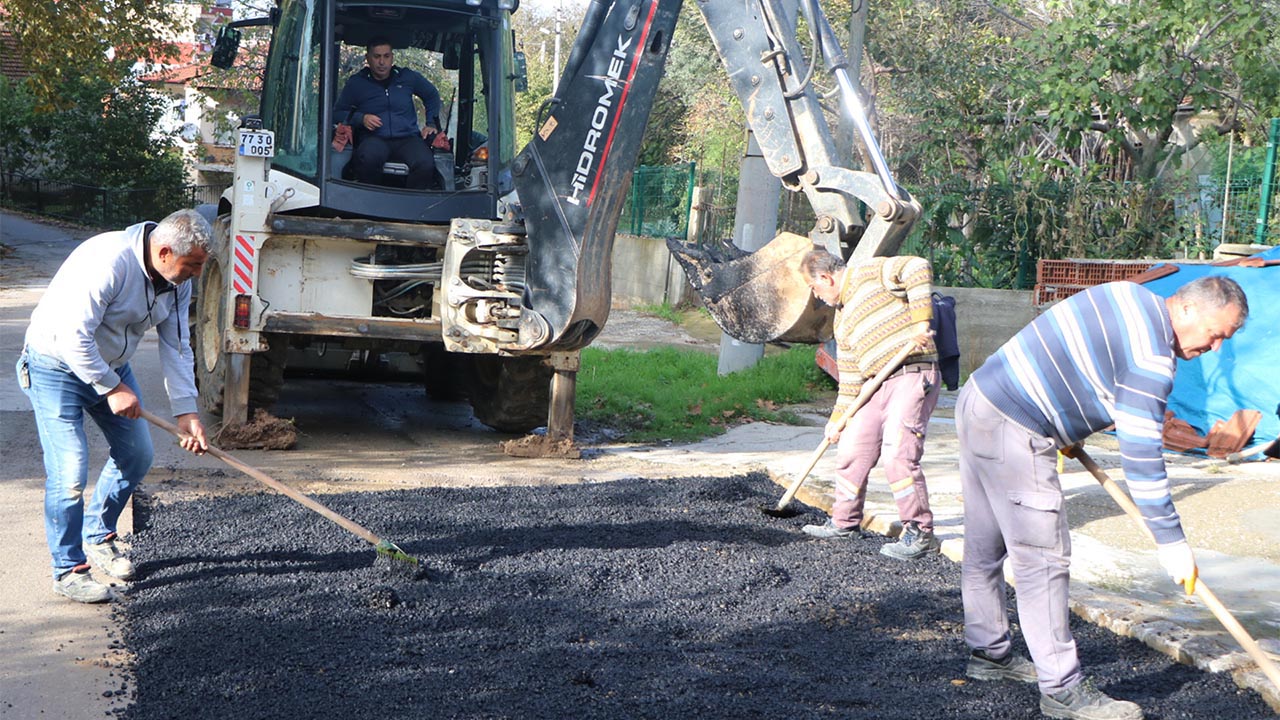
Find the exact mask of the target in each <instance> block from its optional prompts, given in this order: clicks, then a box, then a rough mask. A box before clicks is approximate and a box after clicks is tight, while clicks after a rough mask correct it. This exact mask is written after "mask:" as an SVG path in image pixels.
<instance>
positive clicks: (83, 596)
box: [53, 566, 111, 603]
mask: <svg viewBox="0 0 1280 720" xmlns="http://www.w3.org/2000/svg"><path fill="white" fill-rule="evenodd" d="M53 591H54V592H55V593H57V594H59V595H62V596H64V597H69V598H71V599H72V600H75V601H76V602H81V603H100V602H106V601H108V600H110V599H111V589H110V588H108V587H107V586H106V585H103V584H102V583H100V582H98V581H97V580H94V579H93V578H92V577H90V576H89V568H88V566H84V570H81V571H79V572H76V571H72V572H69V573H67V574H66V575H63V576H62V577H60V578H58V579H57V580H54V581H53Z"/></svg>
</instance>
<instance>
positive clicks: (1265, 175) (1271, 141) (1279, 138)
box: [1253, 118, 1280, 245]
mask: <svg viewBox="0 0 1280 720" xmlns="http://www.w3.org/2000/svg"><path fill="white" fill-rule="evenodd" d="M1278 143H1280V118H1271V132H1270V133H1269V134H1268V136H1267V164H1266V165H1265V166H1264V167H1263V169H1262V187H1261V188H1260V189H1259V191H1260V192H1261V197H1259V198H1258V225H1257V228H1256V229H1255V230H1254V235H1253V241H1254V242H1255V243H1257V244H1259V245H1265V244H1266V240H1267V216H1268V215H1270V214H1271V191H1272V190H1274V189H1275V180H1276V145H1277V144H1278Z"/></svg>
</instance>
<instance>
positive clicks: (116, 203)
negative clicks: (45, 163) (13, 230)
mask: <svg viewBox="0 0 1280 720" xmlns="http://www.w3.org/2000/svg"><path fill="white" fill-rule="evenodd" d="M224 189H225V188H224V187H222V186H212V185H186V186H177V187H168V188H127V189H119V188H104V187H96V186H93V185H81V184H78V183H68V182H62V181H60V180H49V179H46V178H39V177H31V176H27V175H20V174H17V173H7V174H3V175H0V207H5V208H9V209H12V210H22V211H25V212H30V213H34V214H36V215H44V216H47V217H55V218H60V219H63V220H70V221H72V222H77V223H81V224H83V225H89V226H92V227H119V226H124V225H131V224H133V223H138V222H142V221H143V220H159V219H160V218H162V217H164V216H165V215H168V214H169V213H171V212H173V211H174V210H178V209H181V208H188V207H195V206H196V205H200V204H202V203H216V202H218V197H219V196H220V195H221V194H222V191H223V190H224Z"/></svg>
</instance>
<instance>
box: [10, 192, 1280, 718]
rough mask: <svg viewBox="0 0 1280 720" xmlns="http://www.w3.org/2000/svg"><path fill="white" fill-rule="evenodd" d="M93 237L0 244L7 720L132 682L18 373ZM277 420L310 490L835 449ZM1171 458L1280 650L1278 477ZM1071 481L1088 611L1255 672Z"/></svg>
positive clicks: (1080, 592) (940, 505)
mask: <svg viewBox="0 0 1280 720" xmlns="http://www.w3.org/2000/svg"><path fill="white" fill-rule="evenodd" d="M88 234H89V233H87V232H84V231H76V230H66V229H60V228H56V227H49V226H45V225H40V224H37V223H33V222H30V221H27V220H24V219H22V218H19V217H15V216H13V215H8V214H2V215H0V241H2V242H3V243H4V244H5V245H8V246H9V247H10V248H11V250H12V252H11V253H10V254H9V255H8V256H5V257H3V259H0V507H4V508H6V520H7V522H5V523H3V524H0V542H2V543H3V547H4V548H5V560H6V561H5V562H4V563H0V587H3V588H4V589H5V592H4V593H3V594H0V634H2V636H3V637H2V638H0V642H2V643H3V646H4V648H5V652H4V653H0V719H6V720H7V719H8V718H15V719H16V718H28V717H36V716H40V714H41V713H43V717H58V718H68V719H69V720H78V719H79V718H90V717H93V718H98V717H102V716H103V713H104V712H106V711H108V710H110V709H111V708H113V707H117V706H118V703H120V702H121V700H120V699H117V698H116V697H115V696H112V697H104V693H112V692H114V691H116V690H118V689H119V688H120V685H121V678H122V673H121V671H120V670H119V666H118V660H117V658H116V656H115V655H114V654H113V653H114V649H113V648H112V647H111V645H112V644H113V641H114V640H115V639H116V638H115V637H114V636H113V633H114V632H115V629H114V626H113V624H112V621H111V617H110V611H109V609H107V608H105V607H101V606H99V607H85V606H79V605H76V604H74V603H70V602H66V601H63V600H61V599H59V598H56V597H54V596H53V595H52V594H51V593H50V591H49V588H48V583H49V576H48V557H47V552H46V550H45V547H44V539H43V527H42V523H41V520H40V517H41V503H42V495H43V487H42V484H43V479H42V477H43V470H42V468H41V467H40V459H39V457H40V453H39V448H38V443H37V440H36V435H35V429H34V425H33V423H32V421H31V418H30V409H29V406H28V404H27V402H26V398H25V397H24V396H23V395H22V394H21V393H20V392H19V391H18V390H17V387H16V384H15V383H14V382H13V380H12V375H11V373H12V370H11V368H12V367H13V362H14V359H15V358H16V355H17V353H18V352H19V350H20V348H21V338H22V332H23V330H24V329H25V326H26V321H27V317H28V316H29V314H30V311H31V308H32V307H33V306H34V304H35V302H36V300H37V299H38V297H39V294H40V292H41V291H42V289H43V286H44V283H45V281H46V280H47V278H48V277H49V276H51V274H52V272H53V271H54V270H55V269H56V268H57V266H58V264H59V263H60V262H61V259H62V258H63V257H65V256H66V254H67V253H68V252H69V251H70V250H71V248H73V247H74V245H75V243H76V242H78V241H79V240H80V239H82V238H83V237H86V236H87V235H88ZM618 325H619V327H622V326H623V324H622V323H619V324H618ZM609 332H610V330H609V329H608V328H606V334H608V333H609ZM602 340H607V338H602ZM680 342H686V343H687V340H684V339H681V340H680ZM614 344H616V343H614ZM134 364H135V371H136V372H137V373H138V374H139V376H140V377H143V378H147V377H157V376H158V362H157V353H156V351H155V341H154V339H151V340H150V341H149V342H148V343H147V344H146V345H145V346H144V347H143V348H142V349H141V350H140V351H139V353H138V354H137V356H135V361H134ZM143 385H144V402H146V403H147V404H148V405H150V406H151V407H153V408H164V407H166V404H167V403H166V400H165V398H164V396H163V390H162V389H161V387H160V384H159V383H158V382H150V383H148V382H146V381H145V380H144V383H143ZM953 399H954V396H952V397H951V400H952V401H953ZM947 404H948V403H947V402H946V401H945V399H944V403H943V408H942V409H941V410H940V411H939V412H938V413H937V416H936V417H935V418H934V420H933V422H932V423H931V425H930V442H929V444H928V448H927V454H926V458H925V466H926V472H927V473H928V475H929V483H930V488H931V494H932V496H933V498H934V505H935V512H937V514H938V517H939V526H940V534H941V535H942V537H943V538H944V539H945V541H946V548H947V549H948V551H949V552H950V553H951V554H953V555H956V556H957V557H958V551H959V549H960V547H961V542H962V538H963V524H962V515H963V513H962V503H961V498H960V492H959V480H958V476H957V474H956V469H955V459H956V445H955V439H954V425H953V422H952V420H951V418H950V417H949V411H948V408H947V407H946V405H947ZM277 411H278V412H277V414H279V415H281V416H283V417H292V418H294V419H295V420H296V421H297V423H298V426H299V428H300V429H301V431H302V432H301V437H300V440H299V445H298V447H297V449H296V450H295V451H293V452H289V453H264V452H253V451H244V452H237V453H236V454H237V456H238V457H241V458H242V459H244V460H246V461H247V462H250V464H253V465H256V466H259V467H261V468H263V469H264V470H266V471H267V472H268V473H270V474H272V475H274V476H275V477H277V478H280V479H283V480H286V481H288V482H290V483H291V484H294V485H295V486H297V487H299V488H300V489H302V490H304V491H306V492H341V491H349V490H353V489H387V488H397V487H415V486H424V485H458V486H477V485H506V484H551V483H566V482H567V483H575V482H601V481H607V480H613V479H619V478H625V477H637V476H639V477H680V476H687V475H690V474H704V475H713V474H724V473H729V472H740V471H750V470H765V471H767V472H768V473H770V475H772V476H773V477H774V479H775V480H776V481H777V482H779V483H783V484H786V483H789V482H790V481H791V479H792V478H794V477H795V474H796V473H797V472H799V471H800V469H801V468H803V466H804V465H805V463H806V461H807V459H808V456H809V454H810V452H812V449H813V448H814V447H816V446H817V445H818V443H819V442H820V439H821V436H820V429H819V427H818V426H820V418H815V425H816V426H815V427H778V426H771V425H763V424H751V425H746V426H741V427H738V428H735V429H733V430H731V431H730V432H729V433H728V434H726V435H725V436H722V437H720V438H715V439H712V440H708V441H704V442H702V443H697V444H694V445H688V446H676V447H656V446H605V447H601V448H597V449H595V450H593V451H592V452H591V453H589V457H588V459H586V460H584V461H578V462H552V461H540V460H523V459H517V458H510V457H506V456H504V455H502V454H501V453H500V452H498V451H497V447H496V446H497V441H498V440H501V439H503V438H504V437H505V436H500V435H497V434H495V433H492V432H490V431H488V430H486V429H484V428H482V427H480V426H478V425H477V424H476V423H475V421H474V420H473V419H472V418H471V415H470V412H469V411H468V410H467V409H466V407H465V406H461V405H456V404H454V405H449V404H444V405H436V404H432V403H429V402H426V401H425V399H424V397H423V394H422V391H421V388H418V387H416V386H414V385H408V384H357V383H350V382H340V381H332V380H301V381H291V382H290V383H289V384H287V385H286V388H285V392H284V395H283V397H282V400H281V403H280V406H279V407H278V409H277ZM153 436H154V438H155V440H156V446H157V453H158V455H157V461H156V465H155V468H154V469H153V471H152V473H151V474H150V475H149V476H148V479H147V482H146V484H147V486H148V488H149V490H150V492H152V493H153V494H154V495H155V496H156V497H159V498H162V499H163V498H172V499H177V498H184V497H192V496H199V495H202V494H209V493H225V492H236V491H243V490H252V489H255V486H254V484H253V482H252V481H250V480H246V479H243V478H240V477H238V476H236V474H235V473H234V472H227V471H224V469H223V467H222V466H221V464H220V463H219V462H218V461H217V460H214V459H213V458H209V457H205V458H195V457H193V456H190V455H188V454H186V453H184V452H182V451H180V450H178V449H177V448H175V447H174V445H173V443H172V442H170V441H169V440H168V439H167V438H165V437H163V436H161V435H160V434H158V432H157V433H154V434H153ZM1090 450H1091V452H1092V453H1093V455H1094V456H1095V458H1097V459H1098V460H1099V462H1100V463H1102V464H1103V465H1104V467H1109V468H1114V467H1116V466H1118V456H1117V454H1116V453H1115V451H1114V447H1113V445H1110V444H1109V441H1108V439H1107V438H1105V437H1103V436H1098V437H1095V438H1094V439H1093V441H1092V446H1091V448H1090ZM100 454H101V453H100V448H99V455H100ZM1169 457H1170V463H1171V466H1172V468H1171V477H1172V478H1173V480H1174V483H1175V497H1176V500H1177V502H1178V505H1179V508H1180V509H1181V511H1182V512H1183V515H1184V518H1185V520H1186V524H1187V527H1188V531H1189V534H1190V537H1191V539H1192V542H1193V544H1194V545H1195V546H1196V547H1197V548H1198V549H1199V550H1198V552H1199V557H1200V560H1201V564H1202V572H1203V573H1204V577H1205V578H1206V581H1207V582H1210V583H1211V584H1212V587H1213V588H1214V590H1215V591H1216V592H1217V593H1218V595H1219V596H1220V597H1221V598H1222V599H1223V601H1224V602H1226V604H1227V605H1228V607H1231V608H1232V609H1233V610H1236V611H1237V614H1239V615H1240V616H1241V619H1242V620H1243V621H1245V623H1246V625H1247V626H1248V627H1250V628H1251V630H1252V631H1253V632H1254V633H1255V636H1256V637H1258V638H1259V639H1260V640H1262V641H1263V642H1264V643H1268V644H1270V646H1271V647H1272V649H1273V650H1280V642H1277V636H1278V635H1280V601H1278V600H1277V599H1278V598H1280V526H1277V525H1276V524H1275V523H1274V518H1275V516H1276V514H1277V511H1278V510H1280V483H1277V482H1276V481H1277V480H1278V479H1280V477H1277V476H1280V464H1277V463H1274V462H1273V463H1255V464H1247V465H1233V466H1209V467H1205V466H1204V465H1203V463H1200V462H1198V461H1196V460H1193V459H1187V458H1180V457H1176V456H1169ZM98 461H99V462H100V457H99V458H98ZM830 462H831V456H830V455H829V456H828V457H827V458H826V459H825V460H824V461H823V462H822V463H820V464H819V465H818V467H817V469H816V470H815V473H814V475H813V477H812V479H811V480H810V481H809V482H807V483H806V486H805V489H804V490H803V491H802V493H801V495H800V498H801V499H802V500H804V501H805V502H808V503H810V504H812V505H815V506H818V507H829V505H830V501H831V496H830V491H831V486H830V482H829V481H828V480H827V478H829V477H830V476H831V472H830ZM1063 485H1064V489H1065V490H1066V492H1067V494H1068V496H1069V498H1070V501H1069V503H1068V511H1069V513H1070V516H1071V523H1072V529H1073V538H1074V543H1075V549H1076V553H1075V561H1074V563H1073V575H1074V579H1075V580H1076V581H1077V582H1076V586H1075V588H1074V589H1073V599H1074V600H1075V602H1076V606H1077V612H1080V613H1081V614H1083V615H1085V616H1087V617H1090V618H1091V619H1094V620H1095V621H1098V622H1100V623H1101V624H1104V625H1106V626H1108V627H1111V628H1112V629H1115V630H1117V631H1118V632H1122V633H1125V634H1132V635H1134V636H1137V637H1140V638H1141V639H1143V640H1144V641H1146V642H1147V643H1148V644H1150V645H1153V646H1155V647H1157V648H1161V649H1163V650H1165V651H1166V652H1170V653H1171V654H1175V655H1177V654H1181V655H1182V656H1183V657H1184V659H1188V660H1190V661H1194V662H1195V663H1196V664H1198V665H1201V666H1202V667H1212V668H1214V669H1227V670H1230V669H1232V668H1233V667H1235V666H1237V665H1241V664H1247V663H1243V662H1242V658H1241V653H1240V651H1239V649H1238V648H1236V647H1235V646H1234V643H1233V642H1232V641H1231V640H1230V639H1229V638H1226V637H1225V636H1224V634H1223V633H1221V632H1220V631H1218V630H1217V629H1216V627H1217V626H1216V623H1215V622H1214V621H1213V619H1212V617H1211V616H1209V615H1208V613H1207V611H1205V610H1203V608H1201V607H1199V606H1198V605H1197V604H1195V603H1194V602H1192V601H1189V600H1186V599H1184V598H1180V597H1178V595H1177V594H1176V593H1175V592H1173V588H1171V587H1170V584H1169V583H1167V582H1166V581H1165V580H1164V578H1163V576H1162V575H1161V573H1160V571H1159V569H1158V567H1157V565H1156V562H1155V560H1154V556H1153V555H1154V554H1153V553H1151V552H1150V551H1149V550H1147V549H1146V547H1145V542H1144V541H1143V540H1142V538H1141V537H1140V536H1139V535H1138V534H1137V532H1136V531H1134V530H1132V529H1131V528H1130V527H1129V524H1128V523H1129V521H1128V520H1127V518H1125V517H1124V516H1123V515H1122V514H1120V513H1119V512H1118V511H1117V510H1116V508H1115V507H1114V505H1113V504H1112V503H1111V502H1110V500H1109V499H1108V498H1107V497H1106V495H1105V494H1104V493H1102V491H1101V490H1100V489H1098V488H1097V487H1096V486H1095V483H1094V482H1093V481H1092V479H1091V478H1090V477H1089V476H1088V475H1087V474H1085V473H1084V472H1083V471H1081V470H1080V469H1079V468H1078V466H1068V467H1067V474H1066V475H1064V479H1063ZM871 490H872V491H871V493H870V494H869V506H870V509H871V510H872V511H873V512H876V513H877V515H876V522H875V525H874V527H876V528H878V529H880V530H887V529H889V528H890V524H889V523H890V521H891V520H892V518H893V517H894V512H893V509H892V508H893V505H892V501H891V498H890V497H889V495H888V492H887V488H886V487H885V485H884V482H883V478H882V477H879V476H873V479H872V488H871ZM781 492H782V491H781V489H779V493H778V494H779V495H781ZM775 500H776V498H762V499H761V501H762V502H765V503H772V502H773V501H775ZM1238 680H1239V681H1242V682H1245V683H1246V684H1248V685H1250V686H1255V687H1261V688H1263V691H1264V693H1269V695H1267V697H1268V699H1269V700H1270V701H1271V702H1272V704H1273V706H1274V707H1276V708H1277V709H1278V710H1280V699H1278V698H1280V695H1278V694H1277V692H1276V691H1275V689H1267V686H1266V684H1265V680H1264V679H1262V678H1261V675H1260V673H1257V672H1256V671H1254V672H1253V673H1252V674H1248V673H1246V674H1245V675H1243V676H1241V677H1239V678H1238Z"/></svg>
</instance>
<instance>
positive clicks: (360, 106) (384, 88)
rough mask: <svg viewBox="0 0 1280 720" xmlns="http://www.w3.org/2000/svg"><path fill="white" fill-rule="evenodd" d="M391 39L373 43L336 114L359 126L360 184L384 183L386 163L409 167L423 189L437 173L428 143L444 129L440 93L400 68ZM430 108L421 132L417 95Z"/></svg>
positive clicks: (411, 181) (355, 161)
mask: <svg viewBox="0 0 1280 720" xmlns="http://www.w3.org/2000/svg"><path fill="white" fill-rule="evenodd" d="M394 62H395V58H394V55H393V53H392V50H391V41H389V40H387V39H386V38H374V39H373V40H370V41H369V46H368V51H367V52H366V54H365V63H366V65H367V67H365V68H364V69H363V70H361V71H360V72H358V73H356V74H355V75H352V76H351V78H350V79H348V80H347V84H346V85H345V86H344V87H343V88H342V93H341V94H339V95H338V102H337V105H336V107H335V108H334V118H336V119H337V120H338V122H342V123H346V124H348V125H351V126H352V127H353V128H355V129H356V130H357V132H356V148H355V154H354V155H353V156H352V158H351V164H350V167H351V171H352V175H353V176H354V178H355V179H356V180H357V181H358V182H363V183H378V182H380V181H381V179H382V165H383V163H385V162H388V161H392V162H402V163H404V164H406V165H408V166H409V178H408V180H407V181H406V185H407V186H408V187H410V188H415V189H419V190H420V189H423V188H426V187H427V185H428V184H429V183H430V181H431V179H432V177H433V176H434V175H435V164H434V160H433V159H432V153H431V149H430V148H429V147H428V146H427V143H426V142H424V140H426V139H427V138H429V137H431V136H432V135H435V134H437V133H438V132H439V128H440V92H439V91H438V90H436V88H435V86H434V85H432V84H431V83H430V82H429V81H428V80H427V79H426V78H424V77H422V75H420V74H418V73H416V72H414V71H412V70H409V69H407V68H399V67H396V66H395V64H394ZM415 95H416V96H418V98H419V99H420V100H422V104H423V106H424V107H425V108H426V111H427V115H426V125H425V126H424V127H423V128H422V130H421V131H419V130H418V112H417V109H416V108H414V105H413V97H414V96H415Z"/></svg>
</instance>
